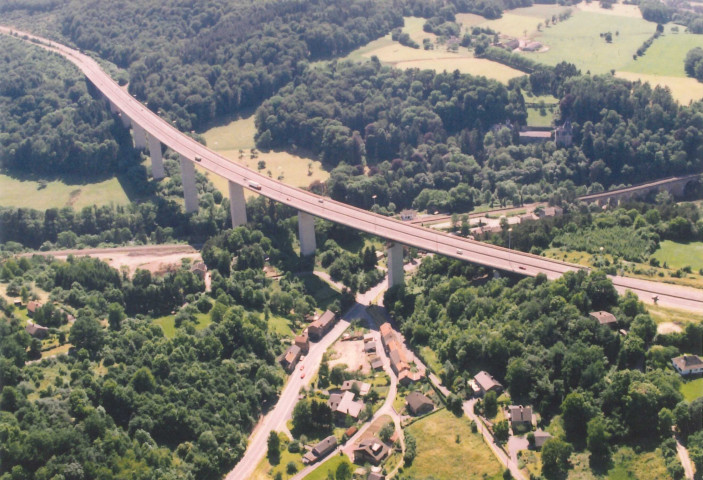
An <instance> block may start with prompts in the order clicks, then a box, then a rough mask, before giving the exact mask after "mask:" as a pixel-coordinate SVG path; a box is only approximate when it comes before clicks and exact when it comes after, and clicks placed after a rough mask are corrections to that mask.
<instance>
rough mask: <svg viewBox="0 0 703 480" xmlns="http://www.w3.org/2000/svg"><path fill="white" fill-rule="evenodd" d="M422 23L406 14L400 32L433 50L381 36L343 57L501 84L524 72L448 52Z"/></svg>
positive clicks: (474, 19) (464, 52) (462, 51)
mask: <svg viewBox="0 0 703 480" xmlns="http://www.w3.org/2000/svg"><path fill="white" fill-rule="evenodd" d="M460 18H461V19H463V21H464V22H467V23H468V24H469V25H476V24H478V23H481V22H484V21H485V19H484V18H483V17H480V16H478V15H468V14H463V15H459V16H458V19H457V21H458V22H460V23H461V21H460V20H459V19H460ZM424 23H425V19H424V18H418V17H405V26H404V27H403V31H404V32H406V33H408V35H410V37H411V38H412V39H413V40H414V41H416V42H417V43H418V44H420V45H422V40H423V39H424V38H429V39H431V41H432V43H433V45H434V46H435V49H434V50H425V49H423V48H411V47H406V46H404V45H401V44H399V43H398V42H394V41H392V40H391V36H390V35H386V36H385V37H383V38H381V39H378V40H374V41H372V42H370V43H368V44H367V45H364V46H363V47H360V48H358V49H356V50H354V51H353V52H351V53H350V54H349V55H347V56H346V57H345V59H346V60H351V61H363V60H368V59H370V58H371V57H374V56H375V57H377V58H378V59H379V60H380V61H381V63H383V64H385V65H390V66H392V67H396V68H404V69H408V68H418V69H421V70H434V71H436V72H442V71H445V70H446V71H447V72H453V71H455V70H458V71H459V72H461V73H464V74H468V75H478V76H485V77H487V78H492V79H494V80H498V81H499V82H502V83H508V81H509V80H510V79H512V78H515V77H519V76H522V75H524V73H523V72H521V71H519V70H516V69H514V68H510V67H507V66H505V65H502V64H500V63H496V62H492V61H490V60H486V59H482V58H474V57H473V54H472V53H471V52H470V51H469V50H468V49H466V48H459V51H458V52H449V51H447V49H446V47H445V46H443V45H438V44H435V43H434V41H435V39H436V36H435V35H434V34H432V33H427V32H424V31H423V30H422V26H423V25H424ZM467 23H464V26H466V25H467ZM208 144H209V141H208Z"/></svg>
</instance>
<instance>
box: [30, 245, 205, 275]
mask: <svg viewBox="0 0 703 480" xmlns="http://www.w3.org/2000/svg"><path fill="white" fill-rule="evenodd" d="M32 255H42V256H49V255H51V256H53V257H54V258H56V259H59V260H65V259H66V258H67V257H68V256H69V255H74V256H76V257H88V256H89V257H94V258H99V259H100V260H102V261H104V262H107V263H108V264H109V265H110V266H111V267H113V268H116V269H118V270H120V269H122V267H125V268H126V269H127V271H128V272H129V275H130V276H132V275H133V274H134V272H135V271H136V270H137V269H138V268H140V269H142V270H149V271H150V272H151V273H152V274H155V275H163V274H165V273H168V272H169V271H172V270H175V269H178V268H179V267H180V266H181V260H182V259H183V258H188V259H190V260H191V262H200V261H202V257H201V256H200V252H199V251H197V250H196V249H195V248H193V247H192V246H190V245H185V244H178V245H142V246H138V247H116V248H88V249H84V250H55V251H50V252H33V253H28V254H24V256H32Z"/></svg>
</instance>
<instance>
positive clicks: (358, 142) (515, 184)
mask: <svg viewBox="0 0 703 480" xmlns="http://www.w3.org/2000/svg"><path fill="white" fill-rule="evenodd" d="M545 73H546V75H545ZM533 76H537V78H536V79H534V80H533V79H532V77H533ZM303 79H304V81H303V82H302V83H301V84H299V85H295V86H293V85H291V86H287V87H285V88H283V89H281V90H280V91H279V92H278V94H277V95H275V96H274V97H272V98H271V99H269V100H267V101H266V102H264V104H263V105H262V106H261V107H260V108H259V109H258V110H257V117H256V120H257V129H258V133H257V141H258V144H259V146H260V147H261V148H276V147H278V148H280V147H283V146H284V145H289V144H290V143H291V142H292V143H293V144H294V145H296V146H299V147H304V148H307V149H310V150H312V151H314V152H317V153H318V154H319V155H320V158H321V159H322V160H323V161H324V162H326V164H327V165H329V166H330V167H334V168H333V170H332V173H331V176H330V179H329V180H328V182H327V185H326V192H327V194H328V195H330V196H331V197H332V198H334V199H337V200H341V201H344V202H347V203H351V204H353V205H356V206H360V207H363V208H371V207H372V206H373V205H374V203H375V204H377V205H378V207H380V208H378V207H377V209H378V210H379V211H381V212H388V213H393V212H395V211H399V210H400V209H402V208H406V207H411V206H412V207H414V208H417V209H420V210H423V209H427V210H429V211H433V210H439V211H445V212H447V211H450V212H451V211H467V210H470V209H471V207H472V206H473V205H476V204H494V203H499V204H500V205H505V204H506V203H507V202H512V203H513V204H519V203H523V202H529V201H536V200H549V199H555V198H557V197H561V198H564V197H566V196H568V195H573V194H574V193H575V192H581V193H586V191H589V192H590V191H600V190H601V189H603V188H611V187H615V186H618V185H622V184H633V183H638V182H644V181H646V180H651V179H655V178H661V177H665V176H669V175H677V174H683V173H690V172H695V171H699V170H700V168H701V160H700V158H701V156H700V151H701V147H702V146H703V143H701V139H702V138H703V137H702V136H701V128H703V123H702V121H703V114H702V113H701V108H702V107H701V105H700V103H694V104H692V105H691V106H681V105H679V104H678V103H676V102H675V101H674V100H673V98H672V97H671V94H670V92H669V91H668V90H666V89H663V88H660V87H655V88H652V87H650V86H649V85H648V84H641V83H639V82H628V81H624V80H620V79H616V78H614V77H612V76H611V75H604V76H588V75H578V72H577V70H576V69H575V68H573V66H571V67H569V66H568V65H567V64H564V65H560V66H559V67H558V68H555V69H554V70H553V71H546V72H543V71H539V72H535V74H533V75H532V76H531V77H530V79H529V80H521V81H515V82H513V84H512V85H511V87H510V88H507V89H506V87H504V86H503V85H501V84H499V83H497V82H494V81H490V80H487V79H485V78H482V77H471V76H465V75H459V74H457V73H453V74H452V73H438V74H435V73H434V72H431V71H428V70H425V71H418V70H405V71H399V70H394V69H390V68H388V67H383V66H381V65H380V64H379V63H378V62H374V61H371V62H369V63H366V64H359V65H354V64H351V63H341V62H340V63H335V64H332V65H331V66H330V67H329V68H328V69H326V70H324V69H315V70H309V71H307V72H306V73H305V74H304V75H303ZM533 83H534V84H535V85H536V86H539V88H540V89H544V88H546V89H547V91H550V90H555V91H556V93H558V98H560V108H559V115H560V119H561V120H558V121H561V122H564V121H567V120H568V121H570V122H571V125H572V129H573V145H572V146H570V147H566V146H560V147H557V146H556V145H555V144H554V143H553V142H546V143H542V144H526V145H520V144H519V141H518V138H517V134H518V129H519V127H520V126H521V125H524V123H525V119H526V112H525V106H524V102H525V101H524V96H523V94H522V92H523V90H527V89H532V88H533V87H532V84H533ZM374 195H375V196H376V200H375V202H374V200H373V196H374Z"/></svg>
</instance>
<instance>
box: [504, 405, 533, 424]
mask: <svg viewBox="0 0 703 480" xmlns="http://www.w3.org/2000/svg"><path fill="white" fill-rule="evenodd" d="M508 415H509V416H510V425H511V426H515V425H519V424H526V423H527V424H532V407H523V406H522V405H510V406H509V407H508Z"/></svg>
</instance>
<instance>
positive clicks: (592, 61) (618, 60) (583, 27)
mask: <svg viewBox="0 0 703 480" xmlns="http://www.w3.org/2000/svg"><path fill="white" fill-rule="evenodd" d="M655 28H656V25H655V24H653V23H651V22H647V21H646V20H643V19H641V18H634V17H624V16H617V15H609V14H603V13H594V12H584V11H579V10H577V11H575V12H574V14H573V17H572V18H571V19H569V20H566V21H564V22H560V23H557V24H556V25H555V26H552V27H549V28H543V29H542V33H540V34H538V35H536V36H535V40H537V41H539V42H541V43H543V44H544V45H546V46H547V47H549V50H548V51H546V52H539V53H524V55H527V56H528V58H531V59H533V60H535V61H538V62H541V63H544V64H547V65H556V64H557V63H559V62H562V61H569V62H572V63H574V64H575V65H576V66H577V67H578V68H580V69H581V71H582V72H583V73H586V72H587V71H590V72H591V73H592V74H598V73H606V72H609V71H611V70H618V69H621V68H623V67H624V66H625V65H627V64H629V63H630V61H631V60H632V54H633V53H635V52H636V51H637V49H638V48H639V47H640V45H642V42H644V41H645V40H647V39H648V38H649V37H650V36H651V35H652V34H653V33H654V30H655ZM605 32H611V33H612V35H613V41H612V43H607V42H606V41H605V40H604V39H603V38H601V37H600V33H605ZM616 32H619V34H618V35H616Z"/></svg>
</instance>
